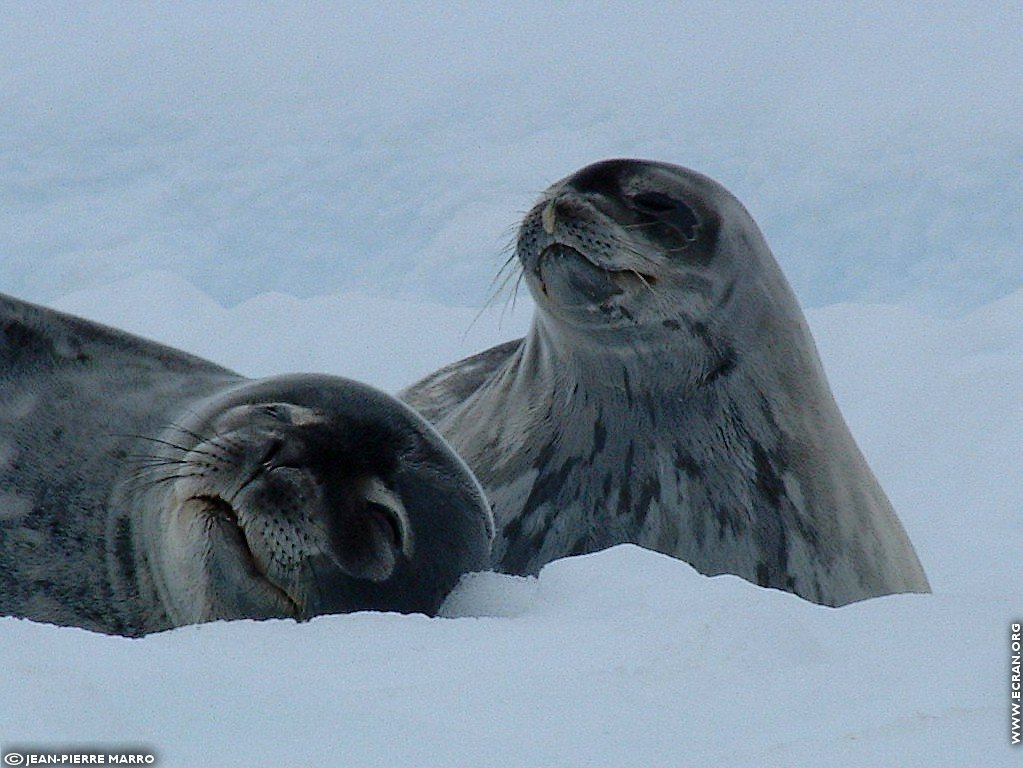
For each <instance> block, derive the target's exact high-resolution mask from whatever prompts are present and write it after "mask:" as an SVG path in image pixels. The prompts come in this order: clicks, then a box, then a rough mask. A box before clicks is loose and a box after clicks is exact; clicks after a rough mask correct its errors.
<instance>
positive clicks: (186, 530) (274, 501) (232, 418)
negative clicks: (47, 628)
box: [0, 296, 493, 636]
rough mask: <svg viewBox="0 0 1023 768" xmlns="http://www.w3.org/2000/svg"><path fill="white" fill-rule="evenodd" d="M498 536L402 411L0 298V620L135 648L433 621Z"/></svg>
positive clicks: (334, 381) (454, 468)
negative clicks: (186, 633) (157, 639)
mask: <svg viewBox="0 0 1023 768" xmlns="http://www.w3.org/2000/svg"><path fill="white" fill-rule="evenodd" d="M492 536H493V519H492V517H491V515H490V510H489V508H488V506H487V504H486V501H485V499H484V497H483V491H482V489H481V488H480V487H479V484H478V483H477V482H476V480H475V478H474V477H473V475H472V473H471V472H470V471H469V469H468V468H467V467H466V466H465V464H464V463H463V462H462V461H461V460H460V459H459V458H458V457H457V456H456V455H455V454H454V452H453V451H452V450H451V449H450V448H449V447H448V446H447V445H446V444H445V443H444V441H443V440H442V439H441V438H440V437H439V436H438V435H437V433H436V432H435V431H434V430H433V429H432V428H431V427H430V426H429V425H428V424H427V423H426V422H425V421H423V420H422V419H421V418H420V417H419V416H417V415H416V414H415V413H414V412H413V411H412V410H411V409H409V408H408V407H407V406H405V405H404V404H402V403H400V402H398V401H397V400H395V399H394V398H392V397H390V396H388V395H385V394H383V393H381V392H378V391H376V390H374V389H372V388H370V387H368V386H366V385H363V384H359V383H357V382H354V381H349V380H347V379H341V378H337V377H333V376H314V375H290V376H281V377H276V378H270V379H264V380H261V381H251V380H248V379H244V378H242V377H241V376H238V375H237V374H234V373H232V372H230V371H228V370H225V369H223V368H220V367H218V366H215V365H213V364H212V363H208V362H206V361H204V360H200V359H198V358H195V357H191V356H189V355H186V354H184V353H182V352H178V351H177V350H174V349H169V348H167V347H163V346H160V345H157V344H154V343H152V342H148V341H146V340H143V339H139V338H137V337H134V336H131V335H128V334H126V333H122V332H120V331H116V330H114V329H110V328H105V327H103V326H100V325H97V324H94V323H90V322H87V321H84V320H80V319H78V318H74V317H71V316H68V315H63V314H60V313H58V312H54V311H51V310H48V309H44V308H42V307H37V306H33V305H31V304H26V303H24V302H21V301H18V300H16V299H12V298H8V297H4V296H0V615H13V616H21V617H26V618H30V619H35V620H38V621H45V622H52V623H56V624H65V625H72V626H78V627H85V628H88V629H93V630H98V631H101V632H108V633H116V634H124V635H133V636H134V635H142V634H145V633H147V632H153V631H156V630H161V629H167V628H170V627H174V626H178V625H182V624H190V623H196V622H204V621H212V620H215V619H234V618H271V617H292V618H296V619H306V618H309V617H311V616H315V615H317V614H324V613H341V612H346V611H355V610H390V611H401V612H424V613H433V612H435V611H436V610H437V608H438V607H439V606H440V603H441V602H442V601H443V599H444V597H445V596H446V595H447V593H448V592H449V591H450V590H451V588H452V587H454V585H455V583H456V582H457V581H458V579H459V578H460V577H461V576H462V574H464V573H466V572H468V571H476V570H482V569H484V568H486V567H487V566H488V564H489V550H490V543H491V539H492Z"/></svg>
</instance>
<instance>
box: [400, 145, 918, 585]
mask: <svg viewBox="0 0 1023 768" xmlns="http://www.w3.org/2000/svg"><path fill="white" fill-rule="evenodd" d="M516 257H517V260H518V263H519V265H520V267H521V269H522V272H523V275H524V279H525V282H526V284H527V286H528V288H529V290H530V292H531V294H532V295H533V298H534V300H535V303H536V312H535V315H534V318H533V323H532V327H531V329H530V332H529V334H528V335H527V336H526V337H525V338H524V339H521V340H519V341H515V342H509V343H507V344H503V345H501V346H499V347H495V348H493V349H491V350H488V351H486V352H483V353H481V354H479V355H476V356H474V357H470V358H468V359H466V360H463V361H461V362H458V363H454V364H453V365H450V366H448V367H446V368H444V369H442V370H440V371H438V372H436V373H434V374H432V375H431V376H428V377H427V378H425V379H423V380H422V381H420V382H418V383H416V384H414V385H412V386H411V387H409V388H407V389H406V390H404V391H403V392H402V393H400V394H399V397H402V398H403V399H404V400H405V401H406V402H408V403H409V404H410V405H412V406H413V407H414V408H416V409H417V410H418V411H420V413H422V414H423V415H425V416H426V417H427V418H428V419H430V420H431V421H432V422H433V423H434V424H435V425H436V426H437V428H438V429H439V430H440V432H441V433H442V434H443V435H444V436H445V437H446V438H447V440H448V441H449V442H450V443H451V445H452V446H453V447H454V448H455V449H456V450H457V451H458V452H459V453H460V454H461V455H462V457H463V458H465V460H466V461H467V462H468V463H469V465H470V466H471V467H472V468H473V470H474V471H475V473H476V475H477V477H478V478H479V479H480V481H481V482H482V483H483V486H484V488H485V489H486V492H487V494H488V496H489V498H490V501H491V504H492V505H493V509H494V514H495V518H496V521H497V526H498V534H497V538H496V540H495V543H494V552H493V555H494V565H495V567H496V568H498V569H499V570H502V571H505V572H509V573H515V574H533V573H536V572H537V571H538V570H539V569H540V568H541V567H542V566H543V565H544V564H545V563H547V562H550V561H551V560H553V559H555V558H559V557H563V556H567V555H573V554H582V553H586V552H593V551H596V550H600V549H603V548H606V547H610V546H613V545H615V544H620V543H634V544H639V545H641V546H644V547H648V548H650V549H654V550H657V551H659V552H663V553H666V554H670V555H673V556H675V557H678V558H680V559H682V560H685V561H687V562H689V563H691V564H692V565H693V566H694V567H696V568H697V569H698V570H700V571H701V572H703V573H705V574H719V573H732V574H737V575H739V576H741V577H743V578H745V579H747V580H749V581H752V582H754V583H756V584H760V585H762V586H765V587H774V588H778V589H784V590H788V591H791V592H794V593H796V594H798V595H801V596H802V597H804V598H806V599H808V600H812V601H814V602H817V603H822V604H826V605H842V604H845V603H849V602H853V601H856V600H862V599H864V598H869V597H874V596H878V595H884V594H889V593H895V592H927V591H929V585H928V582H927V578H926V576H925V574H924V571H923V568H922V567H921V565H920V562H919V560H918V558H917V556H916V553H915V551H914V549H913V547H912V544H911V543H910V541H909V539H908V537H907V536H906V533H905V531H904V530H903V528H902V525H901V524H900V522H899V520H898V518H897V517H896V515H895V513H894V511H893V510H892V507H891V505H890V503H889V501H888V499H887V497H886V496H885V494H884V492H883V491H882V489H881V487H880V485H879V484H878V482H877V480H876V479H875V477H874V475H873V474H872V472H871V471H870V469H869V467H868V466H867V463H866V461H865V460H864V458H863V456H862V454H861V453H860V451H859V449H858V447H857V446H856V443H855V441H854V440H853V438H852V436H851V434H850V432H849V430H848V428H847V426H846V424H845V422H844V420H843V419H842V416H841V414H840V413H839V410H838V407H837V405H836V404H835V402H834V399H833V397H832V394H831V391H830V389H829V387H828V384H827V380H826V378H825V375H824V372H823V369H822V367H821V364H820V360H819V358H818V355H817V351H816V348H815V345H814V342H813V339H812V337H811V335H810V332H809V330H808V328H807V325H806V322H805V320H804V318H803V314H802V312H801V311H800V309H799V306H798V304H797V302H796V300H795V297H794V295H793V293H792V291H791V289H790V287H789V285H788V283H787V281H786V280H785V278H784V276H783V275H782V273H781V270H780V269H779V267H778V265H777V263H776V262H775V259H774V257H773V255H772V254H771V251H770V249H769V248H768V246H767V243H766V242H765V240H764V238H763V236H762V235H761V233H760V231H759V229H758V228H757V226H756V224H755V223H754V221H753V219H752V218H751V217H750V215H749V214H748V212H747V211H746V210H745V208H744V207H743V206H742V205H741V204H740V203H739V201H738V200H736V199H735V198H734V197H733V196H732V195H731V194H730V193H728V192H727V191H726V190H725V189H724V188H723V187H721V185H719V184H717V183H716V182H714V181H713V180H711V179H709V178H707V177H706V176H703V175H701V174H698V173H696V172H693V171H690V170H688V169H685V168H681V167H678V166H673V165H668V164H665V163H656V162H645V161H638V160H610V161H604V162H600V163H596V164H594V165H590V166H587V167H585V168H583V169H582V170H580V171H578V172H576V173H575V174H573V175H571V176H569V177H567V178H566V179H563V180H561V181H559V182H557V183H556V184H554V185H553V186H552V187H551V188H550V189H548V190H547V191H546V192H545V193H544V195H543V196H542V197H541V199H540V200H539V202H538V203H537V204H536V205H535V206H534V207H533V209H532V210H531V211H530V212H529V213H528V214H527V215H526V217H525V219H524V221H523V222H522V224H521V227H520V229H519V233H518V238H517V244H516Z"/></svg>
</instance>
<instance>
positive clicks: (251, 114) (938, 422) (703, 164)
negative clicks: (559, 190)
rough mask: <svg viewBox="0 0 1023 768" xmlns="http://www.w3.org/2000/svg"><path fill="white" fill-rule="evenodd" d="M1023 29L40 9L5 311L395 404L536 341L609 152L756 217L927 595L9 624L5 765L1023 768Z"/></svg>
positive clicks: (656, 585)
mask: <svg viewBox="0 0 1023 768" xmlns="http://www.w3.org/2000/svg"><path fill="white" fill-rule="evenodd" d="M1020 28H1023V10H1021V9H1020V8H1019V7H1018V4H1015V3H1005V4H1000V3H984V4H976V3H966V2H962V3H952V2H950V3H941V4H929V5H914V6H907V5H906V4H885V3H876V4H875V3H861V4H855V5H848V6H839V5H827V6H822V5H820V4H815V3H805V4H804V3H789V4H785V5H783V6H779V5H777V4H769V5H768V4H756V3H754V4H734V5H733V4H710V3H707V4H700V3H687V4H685V5H681V4H680V5H662V4H654V3H648V4H646V3H645V4H641V5H636V4H630V5H616V4H614V3H607V4H599V5H598V4H588V5H587V6H586V10H585V11H584V10H582V9H581V7H580V6H573V5H571V4H564V5H559V4H553V5H552V4H550V3H541V2H537V3H531V2H523V3H516V4H514V5H511V4H509V5H506V6H496V5H494V4H486V5H479V4H469V3H465V4H456V3H445V4H442V5H437V6H416V7H415V8H414V9H406V10H405V11H402V12H398V11H396V10H394V9H391V8H387V7H384V6H379V7H376V6H372V5H370V4H365V5H361V4H347V3H346V4H316V3H309V4H287V5H279V6H267V7H265V8H259V9H254V8H253V7H251V6H250V5H247V4H245V5H243V4H236V3H232V2H225V3H218V4H217V5H216V6H212V5H209V4H201V3H194V4H193V3H177V4H174V5H173V6H159V5H145V4H135V3H132V4H121V3H106V4H80V5H74V6H68V5H67V4H52V3H47V2H38V3H33V4H31V5H23V6H19V7H10V8H6V9H5V12H4V24H3V25H2V26H0V201H3V202H2V203H0V290H2V291H4V292H5V293H11V294H14V295H18V296H21V297H23V298H26V299H29V300H34V301H42V302H45V303H47V304H48V305H50V306H53V307H55V308H58V309H63V310H65V311H71V312H75V313H77V314H81V315H84V316H86V317H89V318H92V319H95V320H98V321H100V322H106V323H109V324H113V325H116V326H118V327H122V328H125V329H128V330H131V331H134V332H136V333H139V334H142V335H144V336H147V337H150V338H154V339H157V340H160V341H163V342H165V343H169V344H172V345H174V346H177V347H180V348H183V349H186V350H188V351H190V352H194V353H196V354H200V355H202V356H205V357H208V358H210V359H212V360H214V361H216V362H218V363H221V364H224V365H227V366H229V367H232V368H234V369H236V370H238V371H240V372H242V373H244V374H246V375H249V376H265V375H270V374H274V373H282V372H286V371H322V372H328V373H336V374H342V375H347V376H352V377H354V378H358V379H361V380H364V381H368V382H370V383H373V384H375V385H377V386H379V387H381V388H384V389H386V390H389V391H395V390H397V389H398V388H400V387H401V386H403V385H405V384H408V383H409V382H411V381H413V380H415V379H416V378H418V377H419V376H421V375H423V374H425V373H428V372H429V371H431V370H434V369H435V368H437V367H439V366H440V365H443V364H445V363H448V362H450V361H452V360H454V359H457V358H459V357H461V356H464V355H468V354H472V353H474V352H477V351H479V350H482V349H484V348H486V347H487V346H490V345H492V344H496V343H498V342H500V341H503V340H505V339H509V338H514V337H517V336H520V335H522V333H524V331H525V330H526V328H527V327H528V323H529V317H530V311H531V304H530V302H529V300H528V297H525V296H522V295H520V296H519V297H518V299H517V301H516V303H515V305H514V307H512V306H511V302H510V301H509V296H508V293H507V292H505V293H503V294H501V295H498V296H497V297H495V298H494V299H493V300H492V301H491V303H490V304H489V305H488V306H487V307H486V308H485V309H483V310H480V309H479V307H480V306H481V304H483V302H484V301H485V300H486V299H487V298H488V297H489V296H490V294H491V292H492V290H491V288H490V287H489V283H490V280H491V279H492V277H493V275H494V274H495V273H496V272H497V270H498V268H499V266H500V264H501V263H502V261H503V260H504V258H506V257H507V253H506V252H503V251H502V249H503V248H504V246H506V245H507V244H508V242H509V241H510V239H511V237H512V233H513V232H514V225H515V222H516V221H517V219H518V218H519V216H520V215H521V212H522V211H523V210H525V209H526V208H527V207H528V206H529V204H530V202H531V200H532V199H533V198H534V197H535V195H536V194H537V193H538V192H539V191H540V190H542V189H543V188H544V187H545V186H546V185H547V184H548V183H550V182H551V181H553V180H555V179H557V178H559V177H561V176H563V175H565V174H567V173H569V172H571V171H572V170H574V169H575V168H577V167H579V166H581V165H583V164H585V163H587V162H591V161H593V160H597V159H601V158H604V157H610V156H647V157H652V158H656V159H661V160H666V161H670V162H677V163H680V164H684V165H688V166H690V167H694V168H696V169H698V170H701V171H703V172H705V173H708V174H709V175H711V176H713V177H715V178H717V179H718V180H720V181H721V182H723V183H724V184H725V185H726V186H727V187H729V188H730V189H731V190H732V191H733V192H734V193H735V194H736V195H737V196H738V197H739V198H740V199H741V200H743V201H744V203H746V204H747V205H748V206H749V208H750V210H751V211H752V212H753V215H754V217H755V218H756V219H757V221H758V222H759V223H760V225H761V227H762V228H763V229H764V231H765V234H766V235H767V238H768V240H769V242H771V244H772V246H773V248H774V250H775V253H776V254H777V255H778V258H779V260H780V261H781V263H782V266H783V268H784V269H785V271H786V273H787V274H788V275H789V276H790V279H791V280H792V282H793V285H794V287H795V288H796V291H797V293H798V294H799V296H800V298H801V300H802V301H803V303H804V305H806V306H807V307H809V308H810V309H809V310H808V311H807V316H808V320H809V322H810V325H811V328H812V330H813V332H814V336H815V338H816V339H817V342H818V346H819V348H820V351H821V355H822V357H823V359H824V363H825V367H826V369H827V370H828V373H829V378H830V381H831V383H832V386H833V388H834V390H835V394H836V397H837V399H838V401H839V403H840V405H841V407H842V410H843V413H844V414H845V416H846V418H847V420H848V421H849V423H850V426H851V428H852V430H853V432H854V434H855V435H856V437H857V440H858V442H859V444H860V446H861V448H862V449H863V451H864V453H865V455H866V456H867V458H868V460H869V462H870V464H871V466H872V467H873V468H874V470H875V472H876V474H877V475H878V477H879V478H880V480H881V483H882V485H883V486H884V487H885V489H886V490H887V492H888V494H889V496H890V497H891V499H892V502H893V504H894V506H895V508H896V510H897V511H898V513H899V515H900V517H901V519H902V521H903V522H904V524H905V526H906V528H907V530H908V531H909V534H910V537H911V538H912V540H913V541H914V543H915V545H916V548H917V550H918V552H919V554H920V557H921V560H922V561H923V563H924V566H925V568H926V569H927V572H928V575H929V577H930V579H931V583H932V585H933V587H934V594H933V595H926V596H924V595H900V596H892V597H887V598H882V599H877V600H870V601H866V602H864V603H859V604H855V605H850V606H846V607H843V608H840V609H830V608H823V607H820V606H816V605H812V604H809V603H806V602H804V601H802V600H800V599H798V598H796V597H794V596H792V595H788V594H785V593H780V592H775V591H771V590H764V589H760V588H758V587H755V586H753V585H750V584H747V583H745V582H743V581H741V580H739V579H737V578H734V577H728V576H722V577H716V578H707V577H704V576H701V575H699V574H697V573H695V572H694V571H693V570H692V569H691V568H690V567H689V566H687V565H686V564H684V563H681V562H678V561H674V560H671V559H668V558H665V557H663V556H660V555H656V554H654V553H650V552H645V551H642V550H639V549H637V548H635V547H618V548H615V549H613V550H609V551H607V552H602V553H598V554H595V555H591V556H587V557H581V558H570V559H567V560H563V561H559V562H555V563H552V564H551V565H550V566H548V568H546V569H545V570H544V571H543V572H542V573H541V574H540V576H539V578H538V579H518V578H512V577H507V576H499V575H495V574H482V575H477V576H473V577H471V578H469V579H467V580H466V582H465V583H463V585H462V586H461V587H460V588H459V590H458V591H456V593H455V594H454V595H452V597H451V598H450V599H449V601H448V603H447V605H446V608H445V616H444V617H441V618H434V619H428V618H426V617H423V616H398V615H389V614H354V615H348V616H332V617H320V618H318V619H316V620H314V621H312V622H309V623H306V624H302V625H298V624H294V623H292V622H286V621H273V622H235V623H219V624H212V625H205V626H202V627H187V628H181V629H178V630H174V631H171V632H167V633H163V634H160V635H155V636H151V637H147V638H143V639H141V640H128V639H124V638H112V637H105V636H100V635H96V634H92V633H88V632H85V631H82V630H76V629H70V628H57V627H50V626H44V625H40V624H34V623H31V622H27V621H23V620H18V619H12V618H5V619H0V659H3V664H2V665H0V751H4V750H6V751H11V750H12V749H13V748H14V747H16V746H18V745H37V746H39V745H41V746H48V747H51V748H52V747H54V746H55V745H78V746H83V745H101V746H105V747H111V748H114V747H117V746H128V745H145V746H148V747H149V748H151V749H153V750H155V751H156V752H157V754H158V755H159V763H158V764H159V765H164V766H192V765H211V766H213V765H215V766H234V765H238V766H242V765H245V766H251V765H277V764H282V763H290V764H314V763H315V764H328V765H346V766H349V765H350V766H385V765H386V766H390V765H415V766H432V765H437V766H441V765H444V766H448V765H456V766H457V765H488V766H539V765H556V766H574V765H580V766H581V765H609V766H611V765H635V766H647V765H649V766H662V765H663V766H686V765H700V766H704V765H721V766H758V768H763V767H764V766H793V765H817V764H823V763H825V762H826V763H827V764H828V765H834V766H838V767H839V768H843V767H845V766H849V767H852V766H856V767H857V768H859V766H864V765H914V766H915V765H928V766H967V765H969V766H973V765H976V766H981V765H983V766H996V765H997V766H1001V765H1009V764H1011V763H1010V761H1011V760H1013V759H1018V758H1019V754H1014V753H1013V752H1012V750H1011V749H1010V747H1009V746H1008V743H1009V738H1008V704H1009V699H1008V656H1009V643H1008V632H1009V624H1010V622H1011V621H1020V620H1021V619H1023V581H1021V579H1020V573H1021V567H1020V566H1021V552H1023V538H1021V535H1020V530H1021V529H1020V519H1021V518H1020V513H1021V510H1023V473H1021V472H1020V471H1019V457H1020V456H1021V455H1023V250H1021V249H1020V246H1019V244H1020V243H1021V242H1023V217H1021V216H1020V211H1021V210H1023V182H1021V179H1023V177H1021V176H1020V173H1019V169H1020V168H1021V167H1023V145H1021V144H1020V142H1019V138H1018V126H1019V125H1021V124H1023V99H1021V97H1020V95H1019V94H1020V90H1019V88H1018V83H1017V82H1016V80H1017V79H1018V73H1019V71H1020V69H1021V65H1023V39H1021V38H1020V36H1019V35H1018V30H1019V29H1020Z"/></svg>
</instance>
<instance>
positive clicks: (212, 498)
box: [193, 494, 303, 618]
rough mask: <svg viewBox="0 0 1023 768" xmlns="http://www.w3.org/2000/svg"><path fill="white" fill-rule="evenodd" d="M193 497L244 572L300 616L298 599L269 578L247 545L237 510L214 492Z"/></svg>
mask: <svg viewBox="0 0 1023 768" xmlns="http://www.w3.org/2000/svg"><path fill="white" fill-rule="evenodd" d="M193 498H194V499H195V501H197V502H199V503H200V504H201V505H202V506H203V509H204V511H205V512H206V515H207V516H208V518H209V519H210V520H211V521H212V522H213V523H215V524H217V525H219V526H220V528H221V530H222V531H223V532H224V534H225V535H226V536H227V537H228V538H229V540H230V541H231V544H232V545H233V546H232V549H234V550H235V553H236V554H237V555H238V557H239V559H240V560H241V562H242V565H243V566H244V567H245V571H246V573H248V574H249V575H250V576H251V577H252V578H253V579H255V580H257V581H259V582H261V583H262V584H264V585H265V586H266V587H267V588H268V589H270V590H271V591H272V594H273V595H274V596H275V597H276V598H277V599H279V600H280V601H281V602H282V603H283V605H284V606H286V609H287V611H288V612H289V613H290V614H291V615H292V616H294V617H296V618H300V617H301V616H302V614H303V612H302V608H301V606H300V605H299V602H298V600H296V599H295V598H294V597H292V596H291V595H290V594H289V593H288V592H287V591H286V590H285V589H284V588H282V587H281V586H279V585H278V584H277V583H276V582H275V581H274V580H273V579H271V578H270V577H269V576H268V575H267V574H266V572H265V571H264V570H263V568H262V567H261V566H260V565H259V561H258V560H257V559H256V556H255V555H254V554H253V552H252V547H251V546H250V545H249V540H248V538H247V537H246V535H245V528H244V527H243V526H242V524H241V520H239V518H238V512H237V510H235V508H234V507H233V506H231V504H230V503H229V502H228V501H227V500H226V499H224V498H222V497H221V496H217V495H215V494H207V495H200V496H195V497H193Z"/></svg>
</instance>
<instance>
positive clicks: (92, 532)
mask: <svg viewBox="0 0 1023 768" xmlns="http://www.w3.org/2000/svg"><path fill="white" fill-rule="evenodd" d="M233 381H243V379H242V378H241V377H240V376H238V375H237V374H235V373H232V372H231V371H228V370H226V369H224V368H221V367H219V366H216V365H214V364H212V363H209V362H207V361H205V360H202V359H200V358H197V357H194V356H192V355H188V354H185V353H183V352H179V351H177V350H174V349H172V348H170V347H165V346H163V345H160V344H157V343H155V342H151V341H148V340H146V339H142V338H139V337H137V336H133V335H131V334H128V333H124V332H122V331H118V330H115V329H113V328H108V327H106V326H103V325H100V324H98V323H92V322H90V321H87V320H83V319H81V318H77V317H74V316H71V315H67V314H64V313H60V312H56V311H53V310H50V309H46V308H45V307H40V306H37V305H33V304H30V303H27V302H24V301H20V300H18V299H14V298H11V297H9V296H4V295H2V294H0V615H17V616H25V617H28V618H33V619H36V620H42V621H50V622H54V623H59V624H70V625H75V626H81V627H88V628H92V629H97V630H100V631H105V632H119V631H121V630H120V628H119V627H117V626H112V625H111V618H110V616H109V611H107V610H105V609H104V606H108V605H109V604H110V602H111V600H110V593H111V589H112V587H111V585H110V583H109V577H108V571H107V568H106V567H105V566H103V565H102V564H103V563H105V562H106V559H107V558H106V554H105V553H106V547H107V545H106V540H107V531H106V524H105V520H106V517H107V515H106V513H105V511H104V510H105V507H106V505H107V502H108V497H109V495H110V491H111V488H112V487H113V484H114V483H115V482H116V481H117V479H118V473H121V472H123V460H124V458H125V457H126V456H127V454H128V453H129V451H130V446H131V445H132V444H133V443H134V438H133V437H132V436H133V435H143V434H150V433H152V432H153V431H154V427H155V425H157V424H159V423H160V422H161V421H163V422H164V423H166V421H167V420H170V419H173V418H174V417H175V415H176V411H177V408H175V405H174V403H175V402H180V397H181V395H182V394H183V393H190V394H193V395H194V396H196V397H201V396H203V395H205V394H206V393H209V392H213V391H215V390H216V389H218V388H220V387H223V386H224V385H225V384H229V383H231V382H233ZM164 403H166V404H165V405H164ZM57 553H59V554H57Z"/></svg>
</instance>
